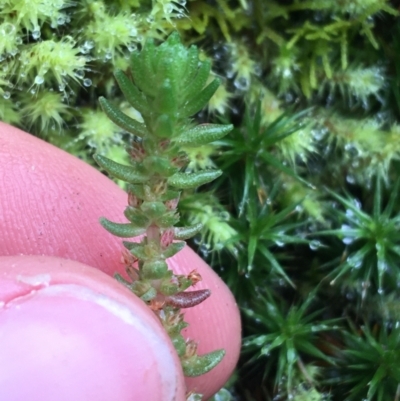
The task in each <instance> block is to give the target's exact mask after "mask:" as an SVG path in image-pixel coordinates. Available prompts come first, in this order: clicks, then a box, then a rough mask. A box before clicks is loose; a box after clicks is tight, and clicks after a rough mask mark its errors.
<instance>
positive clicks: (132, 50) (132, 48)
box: [127, 43, 137, 52]
mask: <svg viewBox="0 0 400 401" xmlns="http://www.w3.org/2000/svg"><path fill="white" fill-rule="evenodd" d="M127 47H128V50H129V51H130V52H134V51H136V50H137V45H136V43H130V44H129V45H128V46H127Z"/></svg>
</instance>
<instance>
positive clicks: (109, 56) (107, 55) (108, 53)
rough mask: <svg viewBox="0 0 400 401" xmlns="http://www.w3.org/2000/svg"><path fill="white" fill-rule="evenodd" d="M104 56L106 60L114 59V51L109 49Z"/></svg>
mask: <svg viewBox="0 0 400 401" xmlns="http://www.w3.org/2000/svg"><path fill="white" fill-rule="evenodd" d="M104 58H105V59H106V60H111V59H112V53H111V52H110V51H107V52H106V54H105V55H104Z"/></svg>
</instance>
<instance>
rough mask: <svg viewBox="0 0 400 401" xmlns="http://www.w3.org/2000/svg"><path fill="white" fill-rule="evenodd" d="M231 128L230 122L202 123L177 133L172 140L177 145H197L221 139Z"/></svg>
mask: <svg viewBox="0 0 400 401" xmlns="http://www.w3.org/2000/svg"><path fill="white" fill-rule="evenodd" d="M232 129H233V125H232V124H229V125H227V124H226V125H221V124H202V125H198V126H197V127H194V128H192V129H190V130H188V131H186V132H185V133H183V134H181V135H179V136H178V137H177V138H174V139H173V141H174V142H175V143H177V144H179V145H183V146H187V147H191V146H193V147H197V146H201V145H206V144H207V143H209V142H213V141H216V140H217V139H221V138H222V137H224V136H225V135H226V134H227V133H228V132H229V131H231V130H232Z"/></svg>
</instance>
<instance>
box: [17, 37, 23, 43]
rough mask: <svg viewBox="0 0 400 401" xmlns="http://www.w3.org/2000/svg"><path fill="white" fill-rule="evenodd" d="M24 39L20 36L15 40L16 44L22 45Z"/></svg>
mask: <svg viewBox="0 0 400 401" xmlns="http://www.w3.org/2000/svg"><path fill="white" fill-rule="evenodd" d="M22 42H23V41H22V38H20V37H19V36H18V37H17V38H16V39H15V43H16V44H17V45H21V44H22Z"/></svg>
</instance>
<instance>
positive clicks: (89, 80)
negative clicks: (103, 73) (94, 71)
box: [83, 78, 92, 87]
mask: <svg viewBox="0 0 400 401" xmlns="http://www.w3.org/2000/svg"><path fill="white" fill-rule="evenodd" d="M83 85H84V86H86V87H89V86H90V85H92V80H91V79H89V78H85V79H84V80H83Z"/></svg>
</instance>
